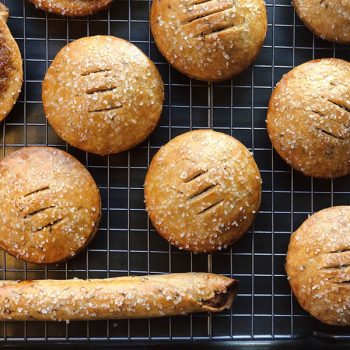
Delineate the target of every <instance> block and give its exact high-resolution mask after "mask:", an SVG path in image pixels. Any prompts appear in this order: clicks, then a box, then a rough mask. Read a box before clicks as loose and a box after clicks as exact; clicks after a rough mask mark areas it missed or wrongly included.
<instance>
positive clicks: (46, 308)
mask: <svg viewBox="0 0 350 350" xmlns="http://www.w3.org/2000/svg"><path fill="white" fill-rule="evenodd" d="M237 287H238V282H237V281H236V280H234V279H231V278H228V277H224V276H220V275H214V274H209V273H183V274H169V275H161V276H144V277H119V278H111V279H96V280H79V279H73V280H37V281H4V282H2V283H1V284H0V305H1V306H0V320H1V321H4V320H13V321H67V320H97V319H122V318H148V317H160V316H172V315H182V314H187V313H191V312H205V311H212V312H219V311H222V310H223V309H225V308H230V307H231V304H232V302H233V299H234V297H235V295H236V292H237Z"/></svg>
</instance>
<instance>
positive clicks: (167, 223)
mask: <svg viewBox="0 0 350 350" xmlns="http://www.w3.org/2000/svg"><path fill="white" fill-rule="evenodd" d="M260 198H261V178H260V173H259V169H258V167H257V165H256V163H255V161H254V159H253V157H252V155H251V154H250V152H249V151H248V149H247V148H246V147H245V146H244V145H242V144H241V143H240V142H239V141H237V140H236V139H235V138H233V137H231V136H229V135H226V134H223V133H219V132H215V131H212V130H196V131H191V132H187V133H185V134H182V135H180V136H177V137H176V138H174V139H173V140H171V141H170V142H169V143H167V144H166V145H165V146H163V147H162V148H161V149H160V150H159V152H158V153H157V154H156V155H155V156H154V158H153V160H152V162H151V165H150V168H149V170H148V173H147V176H146V182H145V200H146V209H147V211H148V213H149V216H150V219H151V221H152V223H153V226H154V227H155V228H156V230H157V231H158V232H159V234H160V235H161V236H162V237H163V238H165V239H166V240H168V241H169V242H170V243H171V244H173V245H175V246H177V247H179V248H180V249H185V250H189V251H193V252H212V251H215V250H220V249H223V248H226V247H227V246H228V245H230V244H232V243H233V242H235V241H236V240H237V239H238V238H240V237H241V236H242V235H243V234H244V233H245V232H246V231H247V230H248V228H249V227H250V225H251V224H252V222H253V220H254V218H255V215H256V213H257V211H258V209H259V206H260Z"/></svg>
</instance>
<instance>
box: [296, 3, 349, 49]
mask: <svg viewBox="0 0 350 350" xmlns="http://www.w3.org/2000/svg"><path fill="white" fill-rule="evenodd" d="M293 3H294V7H295V10H296V12H297V14H298V15H299V17H300V19H301V20H302V21H303V22H304V23H305V25H306V26H307V27H308V28H309V29H310V30H311V31H312V32H314V33H315V34H316V35H317V36H319V37H321V38H322V39H326V40H330V41H335V42H338V43H340V44H350V0H293Z"/></svg>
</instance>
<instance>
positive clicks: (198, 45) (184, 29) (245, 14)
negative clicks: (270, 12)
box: [150, 0, 267, 81]
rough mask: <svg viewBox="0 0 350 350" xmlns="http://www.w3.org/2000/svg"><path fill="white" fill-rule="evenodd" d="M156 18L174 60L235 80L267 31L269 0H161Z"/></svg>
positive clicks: (195, 72) (158, 34)
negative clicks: (267, 0) (266, 6)
mask: <svg viewBox="0 0 350 350" xmlns="http://www.w3.org/2000/svg"><path fill="white" fill-rule="evenodd" d="M150 21H151V30H152V34H153V37H154V40H155V42H156V44H157V47H158V49H159V51H160V52H161V53H162V55H163V56H164V57H165V58H166V59H167V60H168V61H169V63H170V64H171V65H172V66H174V68H175V69H177V70H179V71H180V72H181V73H183V74H186V75H188V76H190V77H192V78H196V79H199V80H207V81H221V80H226V79H230V78H232V77H233V76H235V75H237V74H239V73H241V72H243V71H244V70H245V69H247V68H248V67H249V66H250V65H251V64H252V63H253V61H254V60H255V58H256V57H257V55H258V53H259V52H260V49H261V47H262V45H263V42H264V39H265V36H266V30H267V17H266V8H265V3H264V1H263V0H204V1H203V0H155V1H153V5H152V10H151V19H150Z"/></svg>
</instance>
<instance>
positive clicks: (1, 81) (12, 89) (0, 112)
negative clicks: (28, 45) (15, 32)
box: [0, 9, 23, 121]
mask: <svg viewBox="0 0 350 350" xmlns="http://www.w3.org/2000/svg"><path fill="white" fill-rule="evenodd" d="M0 11H1V9H0ZM0 15H1V18H0V121H2V120H4V119H5V117H6V116H7V115H8V114H9V113H10V111H11V110H12V108H13V106H14V104H15V103H16V101H17V98H18V96H19V94H20V92H21V87H22V82H23V68H22V57H21V53H20V51H19V48H18V45H17V43H16V41H15V40H14V39H13V37H12V34H11V32H10V30H9V28H8V27H7V24H6V23H5V21H4V20H3V17H4V16H5V17H6V15H4V12H1V14H0Z"/></svg>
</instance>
